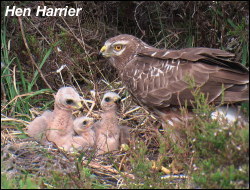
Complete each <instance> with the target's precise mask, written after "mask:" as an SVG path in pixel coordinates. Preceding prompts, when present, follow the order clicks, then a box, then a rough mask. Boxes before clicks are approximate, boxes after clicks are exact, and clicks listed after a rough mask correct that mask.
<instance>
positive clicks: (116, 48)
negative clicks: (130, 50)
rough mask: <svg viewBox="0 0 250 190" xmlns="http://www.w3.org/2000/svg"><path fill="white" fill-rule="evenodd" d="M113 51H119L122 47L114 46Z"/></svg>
mask: <svg viewBox="0 0 250 190" xmlns="http://www.w3.org/2000/svg"><path fill="white" fill-rule="evenodd" d="M114 49H115V50H116V51H121V49H122V45H115V46H114Z"/></svg>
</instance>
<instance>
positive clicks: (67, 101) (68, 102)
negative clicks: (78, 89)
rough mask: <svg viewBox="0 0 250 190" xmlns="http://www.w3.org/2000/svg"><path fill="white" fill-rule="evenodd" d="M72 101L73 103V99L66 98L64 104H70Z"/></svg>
mask: <svg viewBox="0 0 250 190" xmlns="http://www.w3.org/2000/svg"><path fill="white" fill-rule="evenodd" d="M73 103H74V101H73V100H70V99H68V100H66V104H69V105H71V104H73Z"/></svg>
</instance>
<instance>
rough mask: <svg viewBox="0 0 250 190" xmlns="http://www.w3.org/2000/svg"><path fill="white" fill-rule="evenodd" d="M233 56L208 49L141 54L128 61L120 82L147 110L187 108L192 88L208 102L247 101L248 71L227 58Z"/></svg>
mask: <svg viewBox="0 0 250 190" xmlns="http://www.w3.org/2000/svg"><path fill="white" fill-rule="evenodd" d="M232 56H233V54H230V53H228V52H225V51H223V50H216V49H208V48H188V49H183V50H177V51H173V50H172V51H170V50H167V51H166V50H165V51H162V50H161V51H158V52H153V51H150V49H149V50H144V51H142V52H140V53H138V55H137V56H136V57H135V58H134V59H133V60H131V61H130V62H129V63H128V64H127V66H126V68H125V69H124V71H123V74H122V78H123V81H124V82H125V84H126V85H127V87H128V90H129V91H130V92H131V94H132V96H133V97H134V98H136V99H137V101H138V102H140V103H142V104H144V105H147V106H148V107H153V108H155V107H158V108H164V107H168V106H169V105H171V106H179V105H184V104H185V102H187V104H188V105H189V106H190V105H191V103H190V100H194V97H193V94H192V90H191V89H190V87H191V86H192V85H191V84H190V83H192V82H191V81H192V80H193V82H194V83H193V84H195V85H194V86H196V87H197V86H198V87H200V90H201V91H202V92H204V93H205V94H206V95H207V96H208V102H209V103H210V102H214V103H216V104H217V103H220V101H221V95H222V92H223V89H222V88H224V90H225V93H224V100H225V102H235V101H243V100H246V99H248V92H247V90H246V89H247V88H248V81H249V79H248V78H249V73H248V70H247V69H246V68H245V67H244V66H242V65H241V64H239V63H236V62H232V61H229V60H227V59H226V58H230V57H232Z"/></svg>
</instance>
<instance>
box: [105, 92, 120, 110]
mask: <svg viewBox="0 0 250 190" xmlns="http://www.w3.org/2000/svg"><path fill="white" fill-rule="evenodd" d="M120 101H121V97H120V96H119V95H118V94H116V93H115V92H107V93H105V94H104V96H103V99H102V102H101V107H102V109H103V110H104V111H109V110H116V109H117V107H118V105H119V103H120Z"/></svg>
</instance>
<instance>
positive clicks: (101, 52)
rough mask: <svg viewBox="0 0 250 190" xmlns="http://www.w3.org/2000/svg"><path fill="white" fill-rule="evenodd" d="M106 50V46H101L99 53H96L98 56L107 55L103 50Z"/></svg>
mask: <svg viewBox="0 0 250 190" xmlns="http://www.w3.org/2000/svg"><path fill="white" fill-rule="evenodd" d="M106 50H107V46H105V45H104V46H102V48H101V50H100V52H99V55H98V57H101V56H103V57H107V55H106V54H105V51H106Z"/></svg>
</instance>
